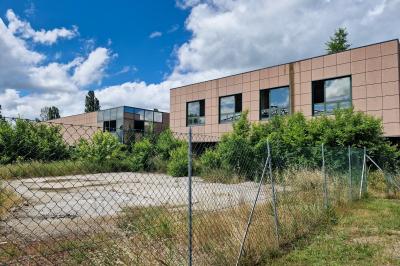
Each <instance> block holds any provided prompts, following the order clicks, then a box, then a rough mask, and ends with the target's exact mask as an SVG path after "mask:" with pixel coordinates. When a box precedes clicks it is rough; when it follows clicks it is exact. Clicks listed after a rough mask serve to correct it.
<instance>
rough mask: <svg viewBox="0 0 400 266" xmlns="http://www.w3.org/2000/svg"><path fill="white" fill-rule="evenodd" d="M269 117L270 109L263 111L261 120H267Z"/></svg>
mask: <svg viewBox="0 0 400 266" xmlns="http://www.w3.org/2000/svg"><path fill="white" fill-rule="evenodd" d="M268 117H269V109H268V108H265V109H261V119H265V118H268Z"/></svg>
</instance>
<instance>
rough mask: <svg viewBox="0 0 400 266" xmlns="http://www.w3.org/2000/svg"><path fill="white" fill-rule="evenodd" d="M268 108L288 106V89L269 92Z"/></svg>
mask: <svg viewBox="0 0 400 266" xmlns="http://www.w3.org/2000/svg"><path fill="white" fill-rule="evenodd" d="M269 98H270V104H269V106H270V108H287V107H288V106H289V87H284V88H279V89H272V90H270V95H269Z"/></svg>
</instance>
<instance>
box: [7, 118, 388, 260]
mask: <svg viewBox="0 0 400 266" xmlns="http://www.w3.org/2000/svg"><path fill="white" fill-rule="evenodd" d="M129 136H130V137H129ZM264 144H265V145H262V147H257V148H258V149H259V151H261V152H259V153H257V154H255V153H254V152H253V149H252V147H251V146H249V145H248V143H246V142H244V141H243V139H242V138H241V137H240V136H234V135H232V136H230V137H229V138H223V139H222V140H220V139H217V138H216V137H212V136H205V135H201V134H195V133H193V134H192V132H191V131H190V132H188V133H185V134H182V133H174V132H171V131H169V130H166V131H163V132H162V133H159V134H158V133H157V134H154V133H151V132H148V133H146V134H144V133H141V132H132V131H130V134H124V136H123V138H121V137H120V136H116V135H115V134H114V133H108V132H103V129H102V128H97V127H90V126H77V125H66V124H53V123H50V122H34V121H27V120H21V119H3V120H0V164H1V165H0V177H1V189H0V219H1V220H0V232H1V235H0V263H2V264H10V265H20V264H32V265H52V264H71V265H76V264H83V265H109V264H112V265H114V264H128V265H185V264H189V265H191V264H193V265H222V264H226V265H234V264H240V265H253V264H256V263H260V262H263V261H267V260H268V259H269V257H272V256H274V254H276V252H278V251H279V250H280V249H286V248H287V247H288V246H289V245H290V243H292V242H293V241H294V240H295V239H298V238H299V237H301V236H305V235H307V234H309V233H310V232H312V231H313V230H315V227H318V226H319V225H321V224H323V223H324V222H325V221H326V219H327V218H328V217H327V211H326V209H329V208H330V207H334V206H337V205H339V204H345V203H346V202H348V201H351V200H355V199H358V198H360V196H362V195H363V194H364V193H365V192H366V191H367V184H368V183H367V180H368V179H367V178H368V177H367V176H368V167H369V166H371V165H372V163H370V164H368V163H367V159H368V158H369V157H368V154H367V151H365V150H363V149H356V148H351V147H345V148H339V147H324V146H323V145H322V146H318V147H302V148H298V149H294V148H293V149H289V152H287V151H286V153H284V152H283V150H282V147H280V146H279V145H278V144H270V143H269V142H268V141H267V142H266V143H264ZM369 159H371V160H372V158H369ZM371 160H369V161H370V162H371ZM387 176H388V177H387V178H392V180H395V179H394V177H389V175H387ZM393 176H394V175H393ZM395 182H396V181H393V184H395Z"/></svg>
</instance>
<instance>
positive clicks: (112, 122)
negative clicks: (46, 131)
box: [48, 106, 169, 143]
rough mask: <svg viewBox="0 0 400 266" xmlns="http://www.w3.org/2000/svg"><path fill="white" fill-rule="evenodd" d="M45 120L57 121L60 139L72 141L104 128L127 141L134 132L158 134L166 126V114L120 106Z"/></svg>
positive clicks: (167, 117)
mask: <svg viewBox="0 0 400 266" xmlns="http://www.w3.org/2000/svg"><path fill="white" fill-rule="evenodd" d="M48 122H51V123H54V124H61V125H62V126H61V130H62V133H63V136H64V139H65V140H66V141H68V142H69V143H74V142H76V141H77V140H79V139H80V138H86V139H88V138H90V137H91V136H92V135H93V134H94V132H96V131H98V130H102V131H108V132H111V133H113V134H115V135H116V136H118V138H119V139H120V140H121V142H122V141H123V142H124V143H127V142H128V141H130V140H131V139H132V138H133V137H135V136H136V135H137V134H139V135H143V134H144V133H145V132H149V131H151V132H155V133H159V132H161V131H162V130H164V129H166V128H168V127H169V113H166V112H160V111H158V110H157V109H154V110H149V109H143V108H136V107H130V106H120V107H115V108H110V109H106V110H100V111H97V112H91V113H83V114H77V115H71V116H66V117H61V118H58V119H54V120H50V121H48Z"/></svg>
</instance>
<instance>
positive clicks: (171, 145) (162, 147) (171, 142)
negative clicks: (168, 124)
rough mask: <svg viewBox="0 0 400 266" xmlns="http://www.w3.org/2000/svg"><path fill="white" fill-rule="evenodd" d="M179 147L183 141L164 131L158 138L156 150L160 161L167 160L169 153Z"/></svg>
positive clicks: (168, 130)
mask: <svg viewBox="0 0 400 266" xmlns="http://www.w3.org/2000/svg"><path fill="white" fill-rule="evenodd" d="M181 145H183V141H181V140H178V139H177V138H176V137H175V136H174V135H173V133H172V131H171V130H170V129H166V130H164V131H163V132H162V133H161V134H160V135H159V136H158V139H157V142H156V149H157V153H158V154H159V156H160V157H161V158H162V159H164V160H169V158H170V152H171V151H172V150H174V149H176V148H178V147H179V146H181Z"/></svg>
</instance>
